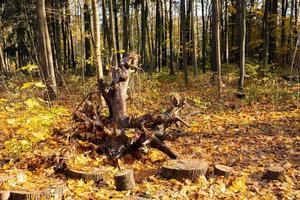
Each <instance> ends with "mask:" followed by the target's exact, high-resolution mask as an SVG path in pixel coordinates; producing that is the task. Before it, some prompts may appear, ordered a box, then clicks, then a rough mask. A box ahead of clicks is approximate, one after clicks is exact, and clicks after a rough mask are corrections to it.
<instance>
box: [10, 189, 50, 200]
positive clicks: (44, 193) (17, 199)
mask: <svg viewBox="0 0 300 200" xmlns="http://www.w3.org/2000/svg"><path fill="white" fill-rule="evenodd" d="M50 196H51V195H50V190H49V189H45V190H41V191H34V192H25V191H10V196H9V200H40V199H42V198H45V199H49V198H50Z"/></svg>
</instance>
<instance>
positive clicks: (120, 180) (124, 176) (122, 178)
mask: <svg viewBox="0 0 300 200" xmlns="http://www.w3.org/2000/svg"><path fill="white" fill-rule="evenodd" d="M114 178H115V184H116V189H117V190H118V191H123V190H131V189H133V188H134V186H135V180H134V175H133V170H130V169H126V170H122V171H120V172H117V173H116V174H115V176H114Z"/></svg>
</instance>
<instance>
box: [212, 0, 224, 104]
mask: <svg viewBox="0 0 300 200" xmlns="http://www.w3.org/2000/svg"><path fill="white" fill-rule="evenodd" d="M212 9H213V24H214V26H213V37H214V48H213V50H214V51H213V54H214V57H215V59H216V60H215V64H216V67H215V68H216V69H217V79H218V84H217V85H218V97H219V100H220V99H221V92H222V91H221V90H222V77H221V74H222V72H221V42H220V1H219V0H213V7H212Z"/></svg>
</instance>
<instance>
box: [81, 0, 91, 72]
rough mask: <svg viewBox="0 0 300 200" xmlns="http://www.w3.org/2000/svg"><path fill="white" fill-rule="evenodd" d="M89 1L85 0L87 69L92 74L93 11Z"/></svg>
mask: <svg viewBox="0 0 300 200" xmlns="http://www.w3.org/2000/svg"><path fill="white" fill-rule="evenodd" d="M88 3H89V1H88V0H84V4H83V9H84V40H85V70H84V74H85V75H86V76H92V63H91V59H92V48H91V13H90V9H89V4H88Z"/></svg>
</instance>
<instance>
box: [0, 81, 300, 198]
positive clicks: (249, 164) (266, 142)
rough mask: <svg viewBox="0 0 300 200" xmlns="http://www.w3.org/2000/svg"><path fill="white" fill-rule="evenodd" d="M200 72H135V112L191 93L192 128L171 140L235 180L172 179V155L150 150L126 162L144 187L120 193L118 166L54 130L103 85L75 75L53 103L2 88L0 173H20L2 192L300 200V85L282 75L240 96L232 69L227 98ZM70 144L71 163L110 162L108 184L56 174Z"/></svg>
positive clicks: (86, 166)
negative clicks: (281, 172)
mask: <svg viewBox="0 0 300 200" xmlns="http://www.w3.org/2000/svg"><path fill="white" fill-rule="evenodd" d="M191 79H192V80H191V82H190V85H189V86H188V87H184V86H183V83H182V82H181V81H180V80H182V78H181V77H178V76H169V75H159V76H158V75H157V76H154V77H153V79H152V80H146V79H143V78H141V77H138V76H136V77H134V78H133V83H132V84H131V90H130V96H131V97H132V98H131V100H130V101H129V112H130V114H131V115H142V114H144V113H147V112H149V111H153V110H158V109H161V110H164V109H165V108H166V107H167V105H168V102H169V99H170V97H171V96H172V95H174V94H177V95H180V96H182V97H185V98H187V99H188V103H189V106H188V108H186V109H185V110H184V112H183V113H182V117H183V118H184V119H185V121H187V122H188V123H189V124H190V128H184V127H183V128H182V132H178V133H177V134H176V139H171V140H169V141H167V143H168V145H170V146H171V147H172V149H174V150H175V151H177V152H178V153H179V154H180V157H182V158H202V159H205V160H207V161H209V163H210V164H211V165H213V164H224V165H228V166H231V167H233V168H234V173H233V175H231V176H230V177H229V178H224V177H216V176H214V175H208V176H207V177H200V178H199V179H198V180H196V181H189V180H186V181H184V182H179V181H176V180H164V179H162V178H161V177H160V176H159V172H160V168H161V166H162V164H163V162H164V161H166V160H168V158H167V157H166V156H165V155H164V154H162V153H161V152H159V151H157V150H155V149H151V150H150V151H149V152H148V153H147V154H146V155H145V156H144V157H143V158H142V159H140V160H134V159H133V158H132V157H131V156H127V157H125V158H123V159H122V160H120V166H121V168H124V169H125V168H130V169H133V170H134V171H135V178H136V182H137V185H136V187H135V188H134V189H133V190H132V191H124V192H118V191H116V190H115V187H114V180H113V174H114V173H115V172H116V171H118V169H116V168H114V167H112V166H110V165H109V163H108V162H107V161H106V158H104V157H103V156H102V155H94V156H93V157H88V156H87V154H85V153H84V152H79V151H77V150H76V147H69V146H68V141H67V140H66V141H64V140H61V139H60V138H59V137H57V136H54V135H53V130H57V129H61V128H63V129H68V128H71V127H72V126H73V124H72V121H71V117H70V115H71V113H72V111H73V109H74V107H75V106H74V105H76V103H79V102H80V100H81V99H82V97H83V93H84V92H87V91H89V90H93V89H95V86H94V85H93V84H90V85H89V84H88V83H87V84H86V85H84V86H82V87H80V88H79V87H78V88H77V87H74V84H78V83H79V82H78V79H77V78H76V77H70V78H68V79H66V80H67V81H66V82H67V87H66V88H62V89H61V91H62V94H61V97H60V99H59V100H58V101H57V102H55V106H54V107H53V108H48V107H47V106H46V102H44V101H42V100H41V99H36V98H33V97H32V96H33V95H32V91H24V90H18V89H16V88H14V89H13V91H12V90H11V92H9V95H8V94H4V93H3V92H2V94H4V95H0V119H1V122H0V167H1V170H0V174H1V175H0V178H1V176H10V177H13V178H12V179H10V181H9V182H7V183H5V184H3V185H0V190H1V189H9V190H24V191H32V190H36V189H37V188H43V187H48V186H49V185H51V184H53V182H54V181H55V180H61V181H65V182H66V185H67V191H66V194H65V195H66V198H65V199H136V198H137V197H141V198H142V197H143V198H145V199H295V200H296V199H300V109H299V108H300V99H299V91H300V85H299V84H296V83H288V82H285V81H283V80H280V79H276V80H273V79H263V80H247V82H249V83H248V84H247V85H246V89H245V93H246V98H245V99H242V100H241V99H237V98H236V96H235V93H236V89H235V85H236V79H235V78H234V76H230V75H228V76H226V77H225V78H224V83H225V85H226V86H225V87H224V88H223V97H222V100H221V102H218V100H217V95H216V88H215V87H213V86H212V84H211V83H210V79H209V76H208V75H202V76H201V77H199V78H198V79H193V78H191ZM93 81H95V80H90V83H93ZM79 91H80V92H81V93H79ZM6 92H8V91H6ZM29 97H30V98H29ZM70 149H72V151H69V153H68V162H67V163H68V165H69V166H72V168H74V169H78V170H86V171H89V170H94V169H96V168H100V169H104V170H105V171H107V177H106V180H107V185H106V186H104V187H98V186H97V184H95V183H93V182H92V181H91V182H84V181H81V180H71V179H66V178H65V177H64V176H62V175H57V174H55V170H54V169H53V167H52V165H51V162H54V160H55V159H57V156H58V155H59V152H61V151H68V150H70ZM272 165H281V166H282V167H284V168H285V170H286V174H285V176H284V177H282V178H281V180H274V181H267V180H264V179H262V175H263V172H264V169H265V168H266V167H268V166H272Z"/></svg>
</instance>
